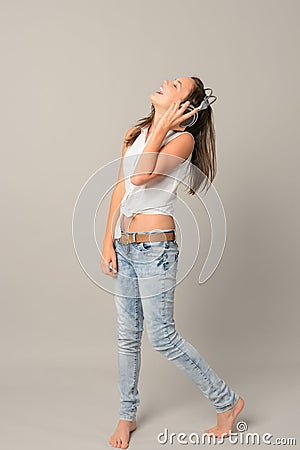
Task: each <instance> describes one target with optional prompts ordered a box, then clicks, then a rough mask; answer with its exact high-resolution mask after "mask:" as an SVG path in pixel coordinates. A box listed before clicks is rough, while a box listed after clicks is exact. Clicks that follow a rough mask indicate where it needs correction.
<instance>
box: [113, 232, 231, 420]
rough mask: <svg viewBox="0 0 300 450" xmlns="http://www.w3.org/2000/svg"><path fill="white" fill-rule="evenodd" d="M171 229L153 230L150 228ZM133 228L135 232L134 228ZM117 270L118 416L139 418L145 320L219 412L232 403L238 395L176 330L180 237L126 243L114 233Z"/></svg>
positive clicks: (152, 337) (156, 343) (157, 345)
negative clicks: (139, 387) (177, 240)
mask: <svg viewBox="0 0 300 450" xmlns="http://www.w3.org/2000/svg"><path fill="white" fill-rule="evenodd" d="M158 231H164V232H166V231H171V230H154V231H149V232H147V233H153V232H158ZM132 234H134V233H133V232H132ZM114 248H115V251H116V256H117V265H118V267H117V270H118V273H117V276H116V277H115V278H114V283H115V290H114V293H115V294H114V300H115V305H116V309H117V347H118V370H119V373H118V388H119V393H120V413H119V418H120V419H123V420H130V421H134V420H136V413H137V409H138V406H139V405H140V394H139V390H138V380H139V372H140V366H141V339H142V333H143V329H144V328H143V323H144V320H145V325H146V329H147V335H148V339H149V342H150V344H151V345H152V346H153V348H154V349H155V350H157V351H159V352H160V353H161V354H162V355H164V356H165V357H166V358H167V359H168V360H170V361H174V363H175V364H176V365H177V366H178V367H179V368H180V369H182V370H183V371H184V372H185V373H186V374H187V375H188V376H189V377H190V378H191V380H192V381H193V382H194V383H195V384H196V386H198V387H199V388H200V390H201V391H202V392H203V394H204V395H205V396H206V397H207V398H208V399H209V400H210V401H211V402H212V405H213V406H214V407H215V409H216V411H217V412H218V413H221V412H224V411H227V410H228V409H230V408H232V407H233V406H234V405H235V404H236V403H237V401H238V399H239V396H238V394H236V393H235V392H234V391H233V390H232V389H230V387H229V386H227V384H226V383H225V381H224V380H223V379H221V378H220V377H219V376H218V375H217V374H216V372H215V371H214V370H213V369H212V368H211V367H210V366H209V365H208V363H207V362H206V361H205V359H204V358H203V357H202V356H201V355H200V354H199V352H198V351H197V350H196V348H194V347H193V346H192V345H191V344H190V343H189V342H188V341H186V340H185V339H184V338H183V337H182V336H181V335H180V334H179V332H178V331H177V330H176V327H175V321H174V317H173V312H174V292H175V285H176V274H177V265H178V256H179V249H178V244H177V242H176V240H171V241H167V240H165V241H159V242H140V243H137V242H133V243H129V244H122V243H121V242H120V241H119V240H118V239H114Z"/></svg>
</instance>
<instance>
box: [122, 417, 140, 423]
mask: <svg viewBox="0 0 300 450" xmlns="http://www.w3.org/2000/svg"><path fill="white" fill-rule="evenodd" d="M119 420H129V421H130V422H135V421H136V417H127V416H120V417H119Z"/></svg>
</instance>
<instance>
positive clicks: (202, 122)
mask: <svg viewBox="0 0 300 450" xmlns="http://www.w3.org/2000/svg"><path fill="white" fill-rule="evenodd" d="M190 78H191V79H192V80H194V83H195V87H194V89H193V90H192V91H191V93H190V94H189V96H188V97H187V98H185V99H183V100H182V101H183V102H185V101H187V100H189V101H190V102H191V103H190V104H191V105H194V106H199V105H200V103H201V102H202V100H203V98H204V96H205V88H204V84H203V82H202V81H201V80H200V78H197V77H190ZM154 114H155V108H154V106H153V104H151V112H150V114H149V115H148V116H146V117H144V118H142V119H139V120H138V121H137V123H136V124H135V128H134V129H133V130H132V132H131V134H130V136H129V138H128V139H126V140H125V141H124V143H125V144H126V145H127V146H128V145H132V144H133V143H134V141H135V140H136V138H137V137H138V136H139V135H140V133H141V129H142V128H144V127H148V126H149V127H150V125H151V124H152V122H153V119H154ZM186 131H188V132H189V133H191V134H192V135H193V136H194V140H195V145H194V149H193V152H192V157H191V163H192V164H190V165H189V167H190V172H189V181H188V186H189V188H188V194H191V195H194V194H195V193H196V191H197V190H198V189H199V188H200V186H201V185H202V183H203V181H205V183H204V185H203V188H204V187H205V186H207V189H208V188H209V186H210V183H211V182H212V181H213V179H214V178H215V176H216V166H217V162H216V137H215V127H214V119H213V110H212V107H211V106H210V105H209V106H208V107H207V108H206V109H203V110H200V111H199V112H198V119H197V121H196V122H195V123H194V125H192V126H191V127H187V128H186ZM199 169H200V170H199Z"/></svg>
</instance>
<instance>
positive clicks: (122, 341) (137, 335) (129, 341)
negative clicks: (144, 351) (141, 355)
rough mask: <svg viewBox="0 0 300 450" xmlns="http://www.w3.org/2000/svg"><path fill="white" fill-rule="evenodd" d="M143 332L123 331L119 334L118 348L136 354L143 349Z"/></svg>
mask: <svg viewBox="0 0 300 450" xmlns="http://www.w3.org/2000/svg"><path fill="white" fill-rule="evenodd" d="M142 333H143V330H140V331H136V332H132V331H127V332H126V331H125V332H124V331H122V332H118V336H117V342H118V348H119V349H121V350H123V351H125V352H128V353H130V352H136V351H140V349H141V341H142Z"/></svg>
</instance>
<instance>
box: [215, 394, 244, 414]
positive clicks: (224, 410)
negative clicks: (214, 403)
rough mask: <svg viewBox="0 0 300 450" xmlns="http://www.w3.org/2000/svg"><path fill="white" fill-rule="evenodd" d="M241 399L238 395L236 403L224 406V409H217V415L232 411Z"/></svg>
mask: <svg viewBox="0 0 300 450" xmlns="http://www.w3.org/2000/svg"><path fill="white" fill-rule="evenodd" d="M239 398H240V396H239V395H238V396H237V400H236V402H234V403H233V404H231V405H228V406H223V407H222V408H216V411H217V413H223V412H226V411H229V410H230V409H232V408H233V407H234V406H235V405H236V404H237V402H238V401H239Z"/></svg>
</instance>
